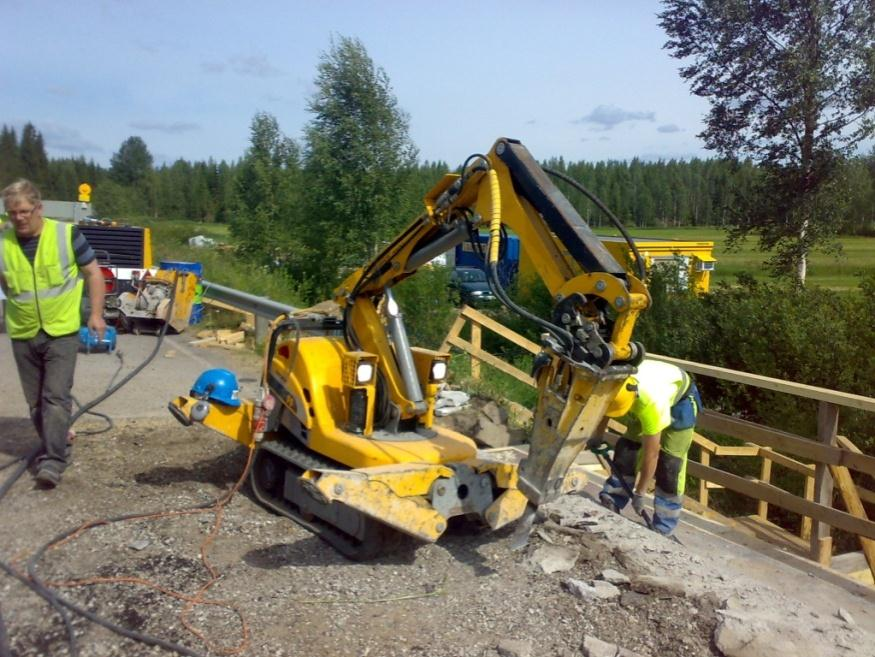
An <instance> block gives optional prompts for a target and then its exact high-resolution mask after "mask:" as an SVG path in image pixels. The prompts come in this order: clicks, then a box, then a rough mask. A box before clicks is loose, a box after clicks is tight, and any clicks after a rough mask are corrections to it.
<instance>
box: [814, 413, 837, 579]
mask: <svg viewBox="0 0 875 657" xmlns="http://www.w3.org/2000/svg"><path fill="white" fill-rule="evenodd" d="M838 428H839V408H838V406H836V405H835V404H830V403H828V402H824V401H822V402H820V403H819V404H818V408H817V440H818V441H819V442H820V443H822V444H824V445H828V446H830V447H832V446H834V445H836V435H837V434H838ZM832 490H833V481H832V475H831V474H830V472H829V465H827V464H826V463H817V464H815V466H814V501H815V502H816V503H817V504H822V505H823V506H832ZM812 520H813V521H814V525H813V526H812V528H811V539H810V540H811V558H812V559H815V560H816V561H817V562H818V563H820V564H823V565H824V566H829V562H830V561H831V560H832V537H831V532H830V527H829V525H828V524H827V523H824V522H821V521H820V520H819V519H817V518H814V517H812Z"/></svg>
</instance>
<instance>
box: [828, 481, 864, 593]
mask: <svg viewBox="0 0 875 657" xmlns="http://www.w3.org/2000/svg"><path fill="white" fill-rule="evenodd" d="M829 469H830V473H831V474H832V477H833V480H834V481H835V484H836V486H837V487H838V489H839V493H841V496H842V500H843V501H844V503H845V508H846V509H847V510H848V512H849V513H851V514H853V515H855V516H857V517H858V518H863V519H864V520H868V519H869V517H868V516H867V515H866V509H864V508H863V502H862V501H861V500H860V496H859V495H857V487H856V486H855V485H854V480H853V479H852V478H851V472H850V470H848V469H847V468H843V467H842V466H840V465H831V466H829ZM860 547H861V548H862V550H863V556H864V557H866V563H867V564H869V570H871V571H872V576H873V577H875V543H873V542H872V541H870V540H869V539H868V538H863V537H862V536H861V537H860Z"/></svg>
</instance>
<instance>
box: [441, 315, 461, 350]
mask: <svg viewBox="0 0 875 657" xmlns="http://www.w3.org/2000/svg"><path fill="white" fill-rule="evenodd" d="M466 321H467V320H466V319H465V318H464V317H462V315H461V313H460V314H459V315H458V316H457V317H456V321H454V322H453V325H452V326H451V327H450V332H449V333H447V337H445V338H444V341H443V342H442V343H441V348H440V349H439V350H438V351H449V350H450V338H455V337H458V336H459V334H460V333H461V332H462V329H463V328H464V327H465V322H466Z"/></svg>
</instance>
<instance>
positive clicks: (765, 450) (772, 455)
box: [760, 447, 814, 477]
mask: <svg viewBox="0 0 875 657" xmlns="http://www.w3.org/2000/svg"><path fill="white" fill-rule="evenodd" d="M760 456H762V457H763V458H764V459H768V460H769V461H772V462H773V463H776V464H777V465H780V466H782V467H785V468H787V469H788V470H793V471H794V472H798V473H799V474H803V475H805V476H806V477H813V476H814V466H813V465H810V464H808V463H802V462H800V461H797V460H796V459H791V458H790V457H789V456H784V455H783V454H779V453H778V452H775V451H774V450H772V448H771V447H761V448H760Z"/></svg>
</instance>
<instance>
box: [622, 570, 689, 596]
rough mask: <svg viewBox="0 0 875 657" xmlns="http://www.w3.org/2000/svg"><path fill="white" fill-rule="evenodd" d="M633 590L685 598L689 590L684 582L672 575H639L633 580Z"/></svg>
mask: <svg viewBox="0 0 875 657" xmlns="http://www.w3.org/2000/svg"><path fill="white" fill-rule="evenodd" d="M632 590H633V591H635V592H636V593H652V594H654V595H659V596H669V597H672V596H675V597H679V598H683V597H684V596H686V594H687V591H686V588H685V587H684V583H683V582H681V581H679V580H677V579H674V578H672V577H657V576H654V575H638V576H637V577H636V578H635V579H633V580H632Z"/></svg>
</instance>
